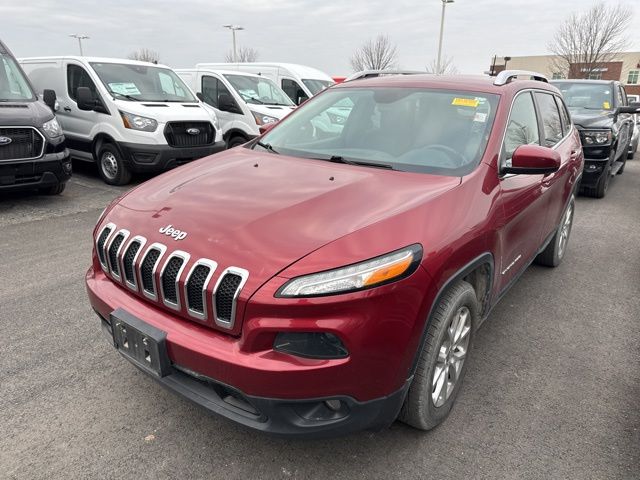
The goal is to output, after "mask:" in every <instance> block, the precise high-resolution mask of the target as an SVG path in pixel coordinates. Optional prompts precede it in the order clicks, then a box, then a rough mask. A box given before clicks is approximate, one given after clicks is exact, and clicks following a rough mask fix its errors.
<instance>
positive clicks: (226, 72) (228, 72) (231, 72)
mask: <svg viewBox="0 0 640 480" xmlns="http://www.w3.org/2000/svg"><path fill="white" fill-rule="evenodd" d="M173 71H174V72H176V73H198V72H211V73H217V74H219V75H242V76H243V77H257V78H263V79H265V77H264V76H263V75H256V74H255V73H249V72H242V71H239V70H222V69H220V68H214V67H198V68H174V69H173ZM266 80H268V78H266Z"/></svg>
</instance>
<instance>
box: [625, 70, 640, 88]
mask: <svg viewBox="0 0 640 480" xmlns="http://www.w3.org/2000/svg"><path fill="white" fill-rule="evenodd" d="M639 78H640V70H631V71H629V78H627V84H628V85H637V84H638V79H639Z"/></svg>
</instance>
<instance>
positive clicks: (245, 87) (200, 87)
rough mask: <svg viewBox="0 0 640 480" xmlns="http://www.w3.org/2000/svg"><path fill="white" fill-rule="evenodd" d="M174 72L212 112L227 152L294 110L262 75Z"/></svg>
mask: <svg viewBox="0 0 640 480" xmlns="http://www.w3.org/2000/svg"><path fill="white" fill-rule="evenodd" d="M175 72H176V73H177V74H178V76H179V77H180V78H182V80H184V82H185V83H186V84H187V85H188V86H189V87H190V88H191V90H193V91H194V92H196V95H197V96H198V98H199V99H200V100H202V101H203V102H205V103H206V104H208V105H210V106H211V107H213V108H214V109H215V112H216V116H217V117H218V121H219V122H220V129H221V130H222V138H223V139H224V140H225V142H227V147H228V148H233V147H236V146H238V145H242V144H243V143H246V142H248V141H249V140H251V139H253V138H255V137H256V136H258V135H259V134H260V127H263V126H265V125H268V124H270V123H275V122H277V121H279V120H281V119H282V118H284V117H285V116H286V115H287V114H289V113H290V112H291V111H292V110H293V109H294V108H295V105H294V103H293V102H292V101H291V99H290V98H289V97H288V96H287V94H286V93H284V92H283V91H282V89H281V88H280V87H278V86H277V85H276V84H275V83H274V82H273V81H271V80H270V79H268V78H267V77H263V76H261V75H254V74H252V73H243V72H238V71H235V72H234V71H226V70H214V69H209V68H195V69H177V70H175Z"/></svg>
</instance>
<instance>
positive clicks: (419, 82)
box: [331, 74, 558, 95]
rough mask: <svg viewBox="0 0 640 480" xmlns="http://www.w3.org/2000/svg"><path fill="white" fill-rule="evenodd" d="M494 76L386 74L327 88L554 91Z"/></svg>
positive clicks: (546, 86)
mask: <svg viewBox="0 0 640 480" xmlns="http://www.w3.org/2000/svg"><path fill="white" fill-rule="evenodd" d="M495 80H496V79H495V77H489V76H486V75H431V74H420V75H390V76H383V77H372V78H363V79H360V80H358V81H357V82H344V83H340V84H338V85H336V86H333V87H331V88H362V87H403V88H436V89H443V90H444V89H447V88H449V89H454V90H465V91H476V92H485V93H493V94H496V95H502V94H505V93H513V92H515V91H519V90H523V89H531V88H534V89H536V88H537V89H542V90H549V91H551V92H557V91H558V90H557V88H555V87H554V86H552V85H549V84H548V83H547V82H543V81H539V80H528V79H527V80H523V79H515V80H512V81H511V82H509V83H507V84H505V85H495V84H494V82H495Z"/></svg>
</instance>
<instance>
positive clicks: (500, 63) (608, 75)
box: [489, 52, 640, 95]
mask: <svg viewBox="0 0 640 480" xmlns="http://www.w3.org/2000/svg"><path fill="white" fill-rule="evenodd" d="M506 58H507V59H508V60H507V61H506V62H505V57H497V58H496V59H495V64H494V60H493V59H492V61H491V65H490V66H489V71H491V70H492V67H493V74H494V75H495V74H497V73H498V72H501V71H502V70H504V69H505V63H506V65H507V68H509V69H514V70H533V71H535V72H540V73H542V74H544V75H546V76H547V77H548V78H553V79H560V78H585V74H586V73H585V68H584V66H583V65H581V64H579V63H574V64H572V65H571V66H570V68H569V71H568V72H559V71H557V68H556V67H555V64H556V63H555V62H554V60H555V56H553V55H536V56H530V57H506ZM589 78H591V79H593V80H619V81H620V82H622V84H623V85H624V88H625V90H626V92H627V94H635V95H640V52H624V53H618V54H616V55H615V57H614V58H613V59H612V60H611V61H610V62H606V63H603V64H602V65H601V66H600V67H598V68H596V69H595V71H593V72H591V74H590V75H589Z"/></svg>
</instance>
